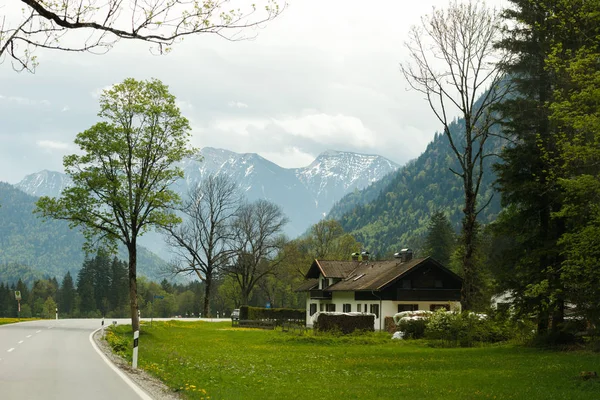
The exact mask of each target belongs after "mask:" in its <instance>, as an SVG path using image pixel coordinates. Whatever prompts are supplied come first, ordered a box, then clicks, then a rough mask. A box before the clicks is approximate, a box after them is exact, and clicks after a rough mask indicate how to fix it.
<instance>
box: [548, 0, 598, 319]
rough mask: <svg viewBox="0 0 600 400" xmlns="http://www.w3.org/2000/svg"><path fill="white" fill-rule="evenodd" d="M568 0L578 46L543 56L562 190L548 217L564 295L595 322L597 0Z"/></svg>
mask: <svg viewBox="0 0 600 400" xmlns="http://www.w3.org/2000/svg"><path fill="white" fill-rule="evenodd" d="M574 3H575V4H577V5H578V8H577V9H576V15H577V18H576V19H573V20H575V21H577V22H578V23H577V25H576V26H570V27H569V28H570V29H572V30H574V31H575V32H574V33H575V34H576V35H577V37H578V38H580V39H578V40H579V42H580V43H581V47H579V48H576V49H573V48H569V47H568V46H565V45H564V44H563V43H561V42H560V41H555V42H554V43H553V47H552V52H551V55H550V57H549V58H548V65H549V67H550V68H551V71H552V72H554V74H555V75H556V76H557V77H558V78H559V79H560V82H561V84H560V85H557V86H555V91H554V93H553V94H554V101H553V103H552V104H551V105H550V113H551V114H550V120H551V121H552V123H553V124H555V125H556V126H557V128H558V135H557V136H558V139H557V146H558V151H559V152H560V153H561V156H562V157H561V159H562V163H560V164H558V165H557V167H556V169H555V171H554V172H555V175H556V177H557V180H558V184H559V185H560V187H561V188H562V190H563V192H564V197H563V201H562V208H561V209H560V210H559V211H558V212H557V213H555V214H554V217H555V218H560V219H562V220H564V221H565V233H564V234H563V235H562V236H561V237H560V239H559V242H558V243H559V245H560V248H561V255H562V256H563V257H564V262H563V264H562V268H561V271H560V273H561V278H562V280H563V282H564V288H565V298H566V300H567V301H568V302H570V303H572V304H574V305H575V312H577V313H578V314H579V315H581V316H583V317H585V318H587V320H588V321H590V322H591V323H592V324H593V325H595V326H600V269H599V268H598V262H599V260H600V208H599V206H598V205H599V204H600V135H599V132H600V95H599V94H600V65H599V64H598V60H599V59H600V1H597V0H596V1H575V2H574ZM567 23H569V21H567Z"/></svg>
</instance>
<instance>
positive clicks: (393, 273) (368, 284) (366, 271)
mask: <svg viewBox="0 0 600 400" xmlns="http://www.w3.org/2000/svg"><path fill="white" fill-rule="evenodd" d="M425 260H427V258H415V259H412V260H410V261H407V262H404V263H403V262H400V260H399V259H395V260H388V261H366V262H360V263H355V268H354V270H353V271H352V272H351V273H350V274H348V275H346V276H345V277H344V279H342V280H341V281H340V282H337V283H335V284H333V285H331V286H329V287H328V288H327V290H328V291H361V290H381V289H382V288H383V287H384V286H386V285H388V284H389V283H391V282H393V281H395V280H397V279H398V278H400V277H401V276H402V275H404V274H406V273H407V272H408V271H410V270H412V269H414V268H415V267H417V266H419V265H420V264H422V263H423V262H424V261H425ZM350 263H351V262H350Z"/></svg>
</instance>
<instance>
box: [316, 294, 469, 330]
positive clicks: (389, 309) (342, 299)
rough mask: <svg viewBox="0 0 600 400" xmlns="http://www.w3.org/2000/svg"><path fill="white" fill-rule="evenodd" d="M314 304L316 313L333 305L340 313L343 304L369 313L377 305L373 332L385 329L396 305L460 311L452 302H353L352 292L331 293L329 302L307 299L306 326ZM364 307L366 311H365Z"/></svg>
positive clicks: (456, 304)
mask: <svg viewBox="0 0 600 400" xmlns="http://www.w3.org/2000/svg"><path fill="white" fill-rule="evenodd" d="M311 304H316V305H317V311H321V304H323V305H325V304H335V311H337V312H342V311H343V305H344V304H350V307H351V309H350V311H352V312H356V311H358V305H359V304H360V305H361V312H365V311H367V312H368V311H369V309H370V305H371V304H378V305H380V307H379V311H380V312H379V318H376V319H375V326H374V328H375V330H383V329H385V325H384V321H385V317H392V316H394V314H396V313H397V312H398V304H418V307H419V308H418V309H419V310H426V311H429V310H430V308H431V305H432V304H447V305H449V306H450V309H451V310H453V311H454V310H456V311H460V303H458V302H454V301H390V300H382V301H378V300H360V301H357V300H354V292H333V296H332V299H331V300H316V299H310V298H307V300H306V321H307V323H306V326H307V327H312V324H311V323H310V317H311V315H310V305H311ZM365 305H366V307H367V309H366V310H365Z"/></svg>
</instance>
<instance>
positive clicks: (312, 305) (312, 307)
mask: <svg viewBox="0 0 600 400" xmlns="http://www.w3.org/2000/svg"><path fill="white" fill-rule="evenodd" d="M316 312H317V304H316V303H310V315H313V314H314V313H316Z"/></svg>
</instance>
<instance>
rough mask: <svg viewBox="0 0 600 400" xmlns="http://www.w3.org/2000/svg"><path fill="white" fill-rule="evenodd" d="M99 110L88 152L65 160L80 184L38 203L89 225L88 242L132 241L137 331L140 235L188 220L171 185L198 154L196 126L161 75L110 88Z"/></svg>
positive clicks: (86, 139) (48, 213)
mask: <svg viewBox="0 0 600 400" xmlns="http://www.w3.org/2000/svg"><path fill="white" fill-rule="evenodd" d="M98 115H99V116H100V117H101V118H103V119H104V121H103V122H99V123H97V124H95V125H94V126H92V127H91V128H90V129H88V130H86V131H84V132H82V133H79V134H78V135H77V138H76V139H75V143H76V144H77V145H78V146H79V148H80V150H81V153H80V154H72V155H69V156H66V157H65V158H64V160H63V164H64V167H65V171H66V172H67V174H68V175H69V176H70V177H71V179H72V180H73V186H72V187H70V188H67V189H65V190H64V191H63V193H62V196H61V197H60V198H58V199H54V198H49V197H42V198H41V199H40V200H39V201H38V203H37V207H38V211H39V212H40V213H41V214H42V215H43V216H44V217H50V218H55V219H63V220H67V221H70V222H71V225H72V226H77V227H81V228H83V232H84V234H85V236H86V238H87V239H88V241H89V240H92V239H93V238H95V237H98V236H100V237H102V238H103V239H105V240H106V241H107V242H108V243H109V244H111V245H112V246H115V245H116V242H117V241H121V242H122V243H123V244H124V245H125V247H126V248H127V252H128V254H129V298H130V312H131V320H132V326H133V329H134V331H135V330H138V329H139V321H138V315H137V311H138V305H137V281H136V278H137V239H138V236H140V235H143V234H144V232H146V231H147V230H148V229H150V228H152V227H160V226H167V225H171V224H176V223H178V222H179V221H180V219H179V218H178V217H177V216H176V215H175V214H174V213H173V212H172V211H171V210H172V208H173V207H174V206H175V204H176V203H177V202H178V201H179V198H178V196H177V195H176V194H175V193H174V192H173V191H172V190H171V189H170V185H171V184H172V183H174V182H175V180H176V179H178V178H181V177H183V172H182V171H181V169H180V168H178V167H176V166H175V163H176V162H178V161H180V160H181V159H183V158H184V157H188V156H191V155H192V154H193V150H192V149H191V148H190V147H189V145H188V140H189V135H190V134H189V130H190V126H189V123H188V120H187V119H185V118H184V117H183V116H181V113H180V110H179V108H178V107H177V105H176V104H175V97H174V96H173V95H171V94H170V93H169V91H168V88H167V86H165V85H164V84H162V83H161V82H160V81H158V80H151V81H136V80H135V79H126V80H125V81H123V83H120V84H118V85H115V86H113V87H112V88H110V89H108V90H105V91H104V92H103V94H102V95H101V97H100V112H99V113H98ZM113 249H114V247H113Z"/></svg>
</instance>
